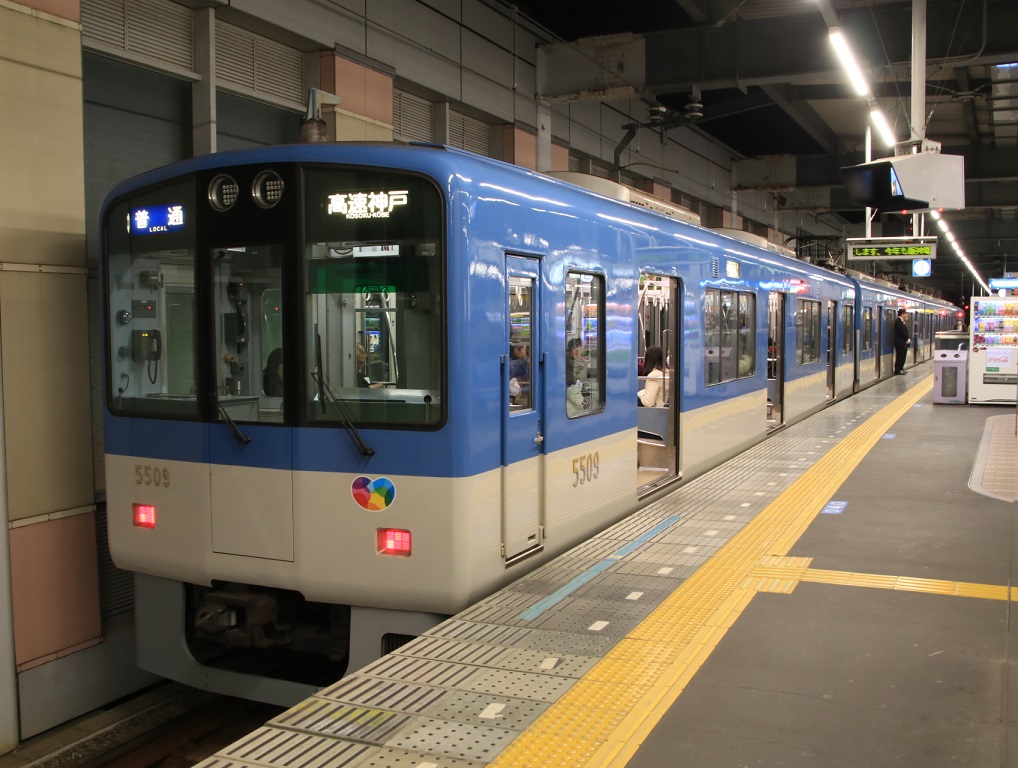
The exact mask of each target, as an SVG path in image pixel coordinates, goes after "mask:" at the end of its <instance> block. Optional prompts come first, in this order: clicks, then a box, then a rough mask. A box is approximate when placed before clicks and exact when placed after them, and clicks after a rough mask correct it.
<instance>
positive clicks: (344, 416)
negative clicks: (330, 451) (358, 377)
mask: <svg viewBox="0 0 1018 768" xmlns="http://www.w3.org/2000/svg"><path fill="white" fill-rule="evenodd" d="M311 378H312V379H314V382H315V384H317V385H318V400H319V402H321V404H322V413H323V414H324V413H325V398H326V396H328V399H329V400H330V401H331V402H332V404H333V405H335V406H336V412H337V413H338V414H339V420H340V423H342V425H343V427H344V429H346V432H347V434H348V435H350V439H351V440H353V444H354V445H355V446H357V450H358V451H360V453H361V456H374V455H375V449H374V448H372V447H370V446H369V445H368V444H367V443H365V442H364V438H363V437H361V433H360V432H358V431H357V427H355V426H354V425H353V420H352V419H351V418H350V413H349V411H347V409H346V406H345V405H343V403H341V402H340V401H339V398H338V397H336V395H335V394H334V393H333V391H332V390H331V389H329V385H328V384H326V383H325V377H324V376H322V337H321V334H319V333H318V325H317V324H316V325H315V369H314V370H313V371H311Z"/></svg>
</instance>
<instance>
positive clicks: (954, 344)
mask: <svg viewBox="0 0 1018 768" xmlns="http://www.w3.org/2000/svg"><path fill="white" fill-rule="evenodd" d="M968 346H969V335H968V334H967V333H965V332H964V331H937V332H936V333H935V334H933V349H934V350H938V349H968Z"/></svg>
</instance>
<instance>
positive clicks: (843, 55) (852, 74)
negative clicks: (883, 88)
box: [829, 29, 870, 96]
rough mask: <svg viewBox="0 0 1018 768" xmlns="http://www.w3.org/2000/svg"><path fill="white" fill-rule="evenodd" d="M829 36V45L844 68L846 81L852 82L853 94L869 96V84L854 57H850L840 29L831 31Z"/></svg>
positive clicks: (850, 52)
mask: <svg viewBox="0 0 1018 768" xmlns="http://www.w3.org/2000/svg"><path fill="white" fill-rule="evenodd" d="M829 36H830V38H831V45H833V46H834V51H835V53H837V54H838V59H839V60H840V61H841V66H842V67H844V68H845V72H847V73H848V79H849V80H850V81H851V82H852V87H853V88H855V92H856V93H857V94H859V95H860V96H869V93H870V86H869V83H867V82H866V78H865V77H863V74H862V70H861V69H859V65H858V64H857V63H856V61H855V57H854V56H853V55H852V51H851V50H850V49H849V47H848V41H846V40H845V36H844V35H843V34H841V30H840V29H832V30H831V31H830V32H829Z"/></svg>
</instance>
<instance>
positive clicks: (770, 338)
mask: <svg viewBox="0 0 1018 768" xmlns="http://www.w3.org/2000/svg"><path fill="white" fill-rule="evenodd" d="M784 349H785V294H783V293H777V292H773V291H772V292H771V293H769V294H768V295H767V428H768V429H777V428H778V427H780V426H781V425H782V424H784V423H785V420H784V417H783V416H782V413H783V411H784V403H785V363H784Z"/></svg>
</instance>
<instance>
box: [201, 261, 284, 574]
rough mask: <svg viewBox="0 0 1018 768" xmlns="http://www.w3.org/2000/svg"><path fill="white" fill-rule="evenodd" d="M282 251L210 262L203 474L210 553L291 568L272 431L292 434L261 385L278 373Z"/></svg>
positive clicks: (279, 457) (279, 455) (277, 445)
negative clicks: (272, 367) (210, 409)
mask: <svg viewBox="0 0 1018 768" xmlns="http://www.w3.org/2000/svg"><path fill="white" fill-rule="evenodd" d="M283 250H284V249H283V246H282V245H251V244H240V245H234V246H232V247H224V248H215V249H213V252H212V255H211V256H212V263H213V268H214V270H215V280H214V282H213V287H212V291H213V294H212V310H213V312H212V323H213V329H214V337H215V342H214V344H215V347H214V349H213V358H212V361H213V379H212V385H213V386H214V387H215V390H214V394H213V402H214V406H215V411H216V412H215V419H216V420H215V421H214V422H212V423H210V424H209V474H210V480H211V496H212V498H211V503H212V531H211V534H212V550H213V551H214V552H219V553H224V554H230V555H241V556H244V557H256V558H261V559H266V560H283V561H292V560H293V471H292V457H291V449H290V441H289V440H287V439H284V438H283V436H282V435H280V433H279V432H278V430H283V431H284V432H285V433H286V435H289V433H290V429H289V427H287V426H285V425H284V424H283V410H282V409H283V398H282V397H281V396H280V395H281V394H282V393H281V392H278V391H275V390H274V389H273V388H272V387H271V386H270V383H269V381H268V379H269V374H270V373H271V374H273V375H277V374H278V373H279V372H278V371H269V370H267V368H266V364H267V362H268V360H269V359H273V360H278V361H279V366H280V367H281V365H282V357H281V354H282V352H281V350H282V331H281V322H282V312H281V309H282V306H281V290H280V289H281V286H282V269H283V263H284V259H283ZM273 350H278V353H277V354H276V355H272V352H273ZM263 372H264V375H263ZM279 383H280V386H281V385H282V379H280V380H279ZM270 432H271V434H270ZM273 470H274V471H273Z"/></svg>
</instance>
